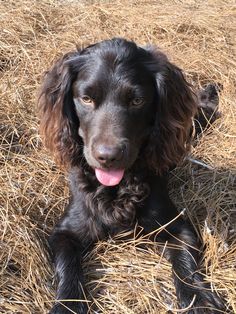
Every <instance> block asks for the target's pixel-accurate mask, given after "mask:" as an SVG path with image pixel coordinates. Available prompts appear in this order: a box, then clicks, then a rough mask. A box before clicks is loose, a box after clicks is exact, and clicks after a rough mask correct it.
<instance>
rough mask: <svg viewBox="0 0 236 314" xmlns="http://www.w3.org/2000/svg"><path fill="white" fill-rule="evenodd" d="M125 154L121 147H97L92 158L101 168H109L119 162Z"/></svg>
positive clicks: (123, 148)
mask: <svg viewBox="0 0 236 314" xmlns="http://www.w3.org/2000/svg"><path fill="white" fill-rule="evenodd" d="M124 153H125V147H124V146H122V145H102V144H100V145H97V146H96V147H95V149H94V157H95V158H96V160H97V161H98V162H99V163H100V164H101V165H103V166H110V165H112V164H113V163H114V162H117V161H119V160H121V159H122V158H123V156H124Z"/></svg>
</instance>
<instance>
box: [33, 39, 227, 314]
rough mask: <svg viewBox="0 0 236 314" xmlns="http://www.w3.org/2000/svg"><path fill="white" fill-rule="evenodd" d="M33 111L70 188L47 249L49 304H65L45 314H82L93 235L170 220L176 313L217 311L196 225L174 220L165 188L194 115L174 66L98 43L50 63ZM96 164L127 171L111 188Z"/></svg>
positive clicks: (124, 46) (167, 232) (143, 52)
mask: <svg viewBox="0 0 236 314" xmlns="http://www.w3.org/2000/svg"><path fill="white" fill-rule="evenodd" d="M84 95H85V96H84ZM88 96H89V97H88ZM39 106H40V110H41V120H42V124H41V127H42V133H43V135H44V139H45V143H46V145H47V146H48V147H49V149H51V151H52V152H53V153H54V154H55V155H56V158H57V160H58V161H59V162H60V163H62V164H64V165H66V166H67V167H68V168H69V172H70V189H71V200H70V204H69V206H68V208H67V210H66V213H65V215H64V216H63V217H62V218H61V220H60V221H59V223H58V224H57V226H56V227H55V229H54V230H53V233H52V235H51V237H50V245H51V248H52V251H53V256H54V263H55V269H56V274H57V278H58V288H57V296H56V298H57V299H58V300H72V301H61V302H60V303H57V304H55V306H54V307H53V308H52V310H51V312H50V313H51V314H53V313H54V314H62V313H65V314H66V313H69V312H70V310H72V311H74V312H75V313H80V314H85V313H87V312H88V306H87V303H86V302H83V301H76V300H84V299H85V296H86V291H85V288H84V284H83V283H84V279H83V273H82V267H81V262H82V259H83V256H84V254H85V253H86V252H87V251H88V249H91V248H92V246H93V245H94V244H95V243H96V241H97V240H98V239H104V238H106V237H107V236H108V235H111V236H112V235H114V234H116V233H118V232H121V231H123V230H127V229H130V228H134V226H135V224H136V223H138V225H139V226H141V227H142V228H143V232H144V233H146V234H148V233H150V232H153V231H154V230H156V229H157V228H159V227H160V226H163V225H165V224H168V223H169V224H168V226H167V227H166V228H165V229H164V230H163V231H162V232H161V233H160V234H158V237H157V239H158V241H168V243H169V244H170V247H169V248H167V249H166V256H167V258H168V259H169V260H170V262H171V263H172V267H173V276H174V283H175V287H176V293H177V297H178V301H179V306H180V308H182V309H184V308H186V307H189V306H190V304H191V303H192V306H191V308H190V309H188V310H187V311H186V312H185V313H189V314H190V313H217V312H218V311H219V312H220V311H221V310H222V311H224V309H225V307H224V305H223V303H222V301H221V299H220V298H219V297H218V296H217V294H216V293H214V292H212V291H211V289H210V286H209V285H208V284H206V283H204V278H203V275H201V274H200V272H199V271H198V270H199V266H200V265H199V263H200V259H201V254H200V244H199V241H198V239H197V236H196V234H195V232H194V230H193V227H192V226H191V224H190V223H189V222H188V221H185V220H184V219H183V217H182V216H179V218H177V219H175V218H176V217H177V216H178V211H177V209H176V207H175V205H174V204H173V203H172V201H171V200H170V198H169V196H168V191H167V182H166V180H167V179H166V172H167V171H168V170H169V169H170V168H171V167H173V166H174V165H176V164H177V163H178V162H179V161H180V160H181V159H183V158H184V157H185V155H186V153H187V148H188V146H187V145H186V144H187V143H188V141H189V138H190V133H191V127H192V117H193V116H194V115H195V114H196V111H197V105H196V97H195V96H194V94H193V92H192V90H191V88H190V86H189V84H188V83H187V82H186V80H185V78H184V76H183V74H182V72H181V70H180V69H179V68H177V67H176V66H175V65H173V64H172V63H170V62H169V61H168V59H167V57H166V56H165V55H164V54H163V53H161V52H160V51H158V50H155V49H154V48H153V47H152V48H140V47H138V46H136V45H135V44H134V43H133V42H129V41H126V40H123V39H113V40H108V41H103V42H101V43H98V44H96V45H93V46H90V47H87V48H86V49H84V50H82V51H78V52H73V53H69V54H67V55H66V56H64V57H63V58H61V59H60V60H59V61H57V62H56V64H55V65H54V67H53V68H52V70H51V71H49V72H48V73H47V75H46V77H45V81H44V84H43V87H42V92H41V96H40V101H39ZM95 168H102V169H121V168H122V169H124V170H125V174H124V177H123V179H122V180H121V182H120V183H119V184H118V185H116V186H113V187H108V186H103V185H102V184H100V183H99V182H98V180H97V178H96V176H95V173H94V169H95ZM171 220H173V222H172V223H170V221H171ZM155 239H156V238H155V237H154V240H155ZM171 245H172V246H173V245H174V246H176V245H177V246H179V249H176V248H175V249H173V248H171ZM73 300H74V301H73Z"/></svg>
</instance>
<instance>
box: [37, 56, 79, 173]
mask: <svg viewBox="0 0 236 314" xmlns="http://www.w3.org/2000/svg"><path fill="white" fill-rule="evenodd" d="M78 57H79V52H78V51H77V52H70V53H67V54H65V55H64V56H63V57H61V58H60V59H59V60H57V61H56V62H55V64H54V65H53V67H52V68H51V69H50V70H49V71H48V72H46V73H45V76H44V79H43V83H42V86H41V90H40V93H39V99H38V109H39V116H40V133H41V136H42V139H43V142H44V144H45V146H46V147H47V148H48V149H49V150H50V151H51V152H52V153H53V155H54V157H55V159H56V162H57V163H59V164H60V165H62V166H66V167H68V166H69V167H70V166H73V165H75V164H77V163H78V158H79V156H81V152H80V150H81V147H82V145H81V143H80V142H81V139H80V137H79V135H78V129H79V119H78V117H77V115H76V113H75V107H74V102H73V95H72V84H73V82H74V80H75V79H76V73H75V71H74V70H73V69H72V67H71V60H75V61H76V62H78Z"/></svg>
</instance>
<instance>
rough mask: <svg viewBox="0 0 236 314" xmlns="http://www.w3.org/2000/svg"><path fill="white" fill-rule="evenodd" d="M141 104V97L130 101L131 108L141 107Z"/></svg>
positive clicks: (142, 99)
mask: <svg viewBox="0 0 236 314" xmlns="http://www.w3.org/2000/svg"><path fill="white" fill-rule="evenodd" d="M143 103H144V98H142V97H137V98H134V99H133V100H132V101H131V105H133V106H141V105H142V104H143Z"/></svg>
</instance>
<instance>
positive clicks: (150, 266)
mask: <svg viewBox="0 0 236 314" xmlns="http://www.w3.org/2000/svg"><path fill="white" fill-rule="evenodd" d="M0 12H1V34H0V36H1V37H0V48H1V50H0V77H1V80H0V91H1V98H0V101H1V106H0V119H1V135H0V140H1V153H0V154H1V192H0V199H1V207H0V215H1V226H0V236H1V260H0V261H1V267H0V269H1V279H0V287H1V298H0V312H1V313H46V312H47V311H48V309H49V308H50V306H51V302H52V301H53V295H54V294H53V293H54V290H53V286H52V276H53V272H52V270H51V264H50V262H49V257H48V254H47V245H46V243H47V242H46V238H47V235H48V233H49V232H50V230H51V229H52V226H53V224H54V223H55V221H56V220H57V219H58V217H59V216H60V214H61V213H62V211H63V208H64V206H65V204H66V203H67V197H68V189H67V187H66V182H65V178H64V175H63V174H62V173H61V172H60V171H59V170H58V169H57V168H56V167H55V165H54V163H53V161H52V160H51V159H50V157H49V156H48V154H47V153H46V152H45V151H44V150H43V148H42V147H41V141H40V138H39V135H38V120H37V118H36V112H35V102H36V101H35V99H36V91H37V88H38V86H39V82H40V77H41V75H42V73H43V71H44V70H46V69H47V68H48V67H49V66H50V64H51V63H52V61H53V60H54V59H55V58H56V57H57V56H59V55H60V54H61V53H64V52H66V51H69V50H72V49H74V47H75V43H76V44H78V45H79V46H86V45H87V44H90V43H93V42H96V41H99V40H101V39H105V38H110V37H114V36H121V37H126V38H130V39H133V40H135V41H136V42H138V43H139V44H147V43H152V44H156V45H158V46H160V47H161V48H162V49H163V50H164V51H165V52H167V53H168V54H169V56H170V58H171V59H172V60H173V61H174V62H175V63H177V64H178V65H179V66H180V67H182V68H183V69H185V71H186V73H187V75H188V78H189V79H190V80H191V81H193V82H194V84H195V85H196V86H200V85H203V84H205V83H206V82H212V81H215V82H218V83H221V84H223V86H224V90H223V92H222V94H221V104H220V107H221V112H222V118H221V119H219V120H218V121H216V123H215V124H214V125H213V126H212V128H211V129H210V130H209V131H208V132H207V133H208V134H205V135H204V137H203V138H202V139H201V141H200V143H199V145H198V146H197V147H196V148H194V149H193V152H192V157H193V158H195V159H198V160H201V161H203V162H204V163H206V164H207V165H210V166H211V167H212V169H208V168H205V167H203V166H198V165H196V164H193V163H190V162H186V163H185V165H183V167H181V168H178V169H176V170H175V171H173V174H172V178H171V182H170V190H171V195H172V197H173V199H174V201H175V202H176V203H177V205H178V207H179V208H180V209H182V208H187V215H189V217H190V218H191V220H192V221H193V222H194V223H195V224H196V226H197V229H198V231H199V233H200V234H201V235H202V237H203V240H204V243H205V245H206V251H205V265H206V270H207V278H208V280H209V281H210V282H211V283H212V287H213V288H214V289H216V290H217V291H218V292H219V293H221V294H223V295H224V296H225V298H226V300H227V302H228V303H229V304H230V305H231V307H232V308H233V311H234V312H236V241H235V228H236V224H235V222H236V212H235V194H236V193H235V137H236V134H235V129H236V128H235V115H236V111H235V86H236V75H235V74H236V68H235V54H234V51H235V42H234V35H235V31H236V30H235V28H234V26H235V24H234V23H233V22H234V21H235V6H234V1H230V0H228V1H227V0H218V1H213V0H209V1H202V0H199V1H194V0H191V1H187V0H186V1H185V0H184V1H181V2H180V1H175V0H167V1H162V0H161V1H128V0H124V1H69V0H68V1H53V0H42V1H30V0H21V1H18V2H17V1H12V0H10V1H1V2H0ZM142 241H143V242H145V243H146V245H145V246H144V247H142V248H140V247H139V248H138V247H137V240H136V241H135V240H133V241H126V242H123V241H121V239H117V240H116V241H114V240H109V241H108V242H100V243H98V245H97V247H96V249H95V250H94V251H93V252H92V253H91V254H90V255H89V256H87V258H86V263H85V271H86V274H87V284H88V287H89V289H90V291H91V297H90V301H91V302H90V304H91V306H93V308H95V304H96V305H97V308H98V310H97V311H98V312H99V311H100V312H101V313H109V314H111V313H117V314H118V313H130V314H131V313H132V314H134V313H138V314H139V313H148V314H156V313H166V311H167V309H168V308H172V309H175V308H176V298H175V293H174V289H173V282H172V278H171V270H170V265H169V264H168V263H167V261H166V260H165V259H164V258H163V257H162V255H161V251H162V248H160V249H159V250H157V246H155V245H154V244H152V243H150V242H149V241H148V240H147V239H140V240H139V241H138V242H142ZM118 242H121V243H120V244H119V245H118ZM158 251H159V252H158ZM92 312H93V313H95V310H93V311H92ZM174 312H175V311H174Z"/></svg>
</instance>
